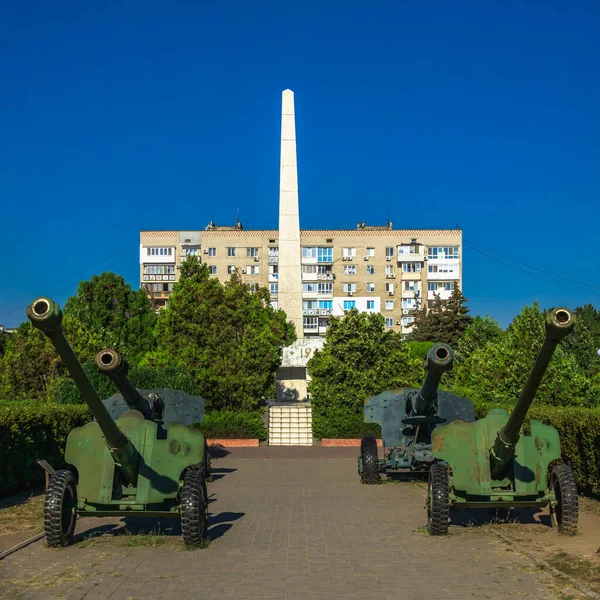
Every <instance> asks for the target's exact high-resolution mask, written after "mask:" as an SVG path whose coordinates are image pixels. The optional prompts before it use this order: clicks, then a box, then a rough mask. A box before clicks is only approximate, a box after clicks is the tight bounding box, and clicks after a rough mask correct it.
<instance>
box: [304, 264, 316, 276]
mask: <svg viewBox="0 0 600 600" xmlns="http://www.w3.org/2000/svg"><path fill="white" fill-rule="evenodd" d="M316 272H317V265H302V274H303V275H312V274H315V273H316Z"/></svg>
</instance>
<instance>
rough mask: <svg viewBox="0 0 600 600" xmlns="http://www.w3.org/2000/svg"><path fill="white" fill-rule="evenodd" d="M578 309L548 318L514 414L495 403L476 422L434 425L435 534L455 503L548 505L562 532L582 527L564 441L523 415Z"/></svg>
mask: <svg viewBox="0 0 600 600" xmlns="http://www.w3.org/2000/svg"><path fill="white" fill-rule="evenodd" d="M574 324H575V315H573V314H572V313H571V312H570V311H569V310H567V309H566V308H558V309H555V310H553V311H551V312H550V313H549V314H548V315H547V317H546V339H545V341H544V344H543V346H542V349H541V350H540V353H539V354H538V357H537V359H536V361H535V364H534V366H533V369H532V370H531V372H530V374H529V378H528V379H527V382H526V383H525V387H524V388H523V390H522V391H521V394H520V396H519V399H518V401H517V404H516V405H515V407H514V409H513V411H512V413H511V414H510V416H509V415H508V413H507V412H506V411H504V410H501V409H493V410H491V411H490V412H489V413H488V414H487V416H486V417H485V418H483V419H480V420H479V421H475V422H474V423H465V422H463V421H454V422H453V423H449V424H447V425H443V426H440V427H438V428H436V430H435V431H434V432H433V435H432V452H433V456H434V457H436V458H437V459H439V460H440V461H444V462H439V463H437V464H435V465H433V466H432V468H431V470H430V472H429V491H428V499H427V529H428V531H429V533H430V534H431V535H443V534H445V533H446V532H447V530H448V516H449V510H450V509H451V508H452V509H458V508H472V507H483V508H505V509H510V508H517V507H528V508H532V507H533V508H535V507H544V506H548V505H549V506H550V511H551V516H552V521H553V523H554V524H555V526H557V528H558V531H559V532H560V533H566V534H573V533H575V532H576V531H577V519H578V510H579V509H578V502H577V488H576V485H575V477H574V475H573V471H572V470H571V467H570V466H569V465H567V464H556V465H555V466H554V467H553V469H552V472H551V474H550V481H549V482H548V470H549V467H550V464H551V463H553V462H554V461H557V460H559V459H560V441H559V437H558V432H557V431H556V429H554V428H553V427H550V426H548V425H544V424H542V423H540V422H539V421H536V420H534V419H532V420H531V434H530V435H524V434H523V432H522V427H523V422H524V421H525V416H526V414H527V411H528V410H529V407H530V406H531V403H532V401H533V398H534V396H535V392H536V391H537V389H538V387H539V385H540V382H541V381H542V377H543V376H544V373H545V371H546V369H547V368H548V364H549V363H550V360H551V358H552V355H553V353H554V350H555V349H556V346H557V345H558V343H559V342H560V340H561V339H563V338H564V337H565V336H566V335H567V334H568V333H570V332H571V331H572V330H573V326H574Z"/></svg>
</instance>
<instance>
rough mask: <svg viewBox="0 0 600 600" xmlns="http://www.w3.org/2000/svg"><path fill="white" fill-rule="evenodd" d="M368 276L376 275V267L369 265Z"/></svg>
mask: <svg viewBox="0 0 600 600" xmlns="http://www.w3.org/2000/svg"><path fill="white" fill-rule="evenodd" d="M367 275H375V267H374V266H373V265H367Z"/></svg>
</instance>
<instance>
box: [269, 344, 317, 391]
mask: <svg viewBox="0 0 600 600" xmlns="http://www.w3.org/2000/svg"><path fill="white" fill-rule="evenodd" d="M324 344H325V338H319V337H311V338H303V339H300V340H296V341H295V342H294V343H293V344H292V345H291V346H287V347H286V348H284V349H283V359H282V361H281V366H280V367H279V369H277V375H276V378H277V381H276V386H277V396H276V400H277V402H307V401H308V383H309V381H310V377H309V376H308V373H307V369H306V365H307V363H308V361H309V360H310V359H311V357H312V356H313V354H314V353H315V351H316V350H321V349H322V348H323V345H324Z"/></svg>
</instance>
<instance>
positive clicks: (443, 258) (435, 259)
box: [427, 254, 459, 265]
mask: <svg viewBox="0 0 600 600" xmlns="http://www.w3.org/2000/svg"><path fill="white" fill-rule="evenodd" d="M458 260H459V259H458V256H454V255H446V254H437V255H436V256H428V257H427V262H428V263H433V264H434V265H437V264H439V263H441V262H445V263H448V264H452V265H457V264H458Z"/></svg>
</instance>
